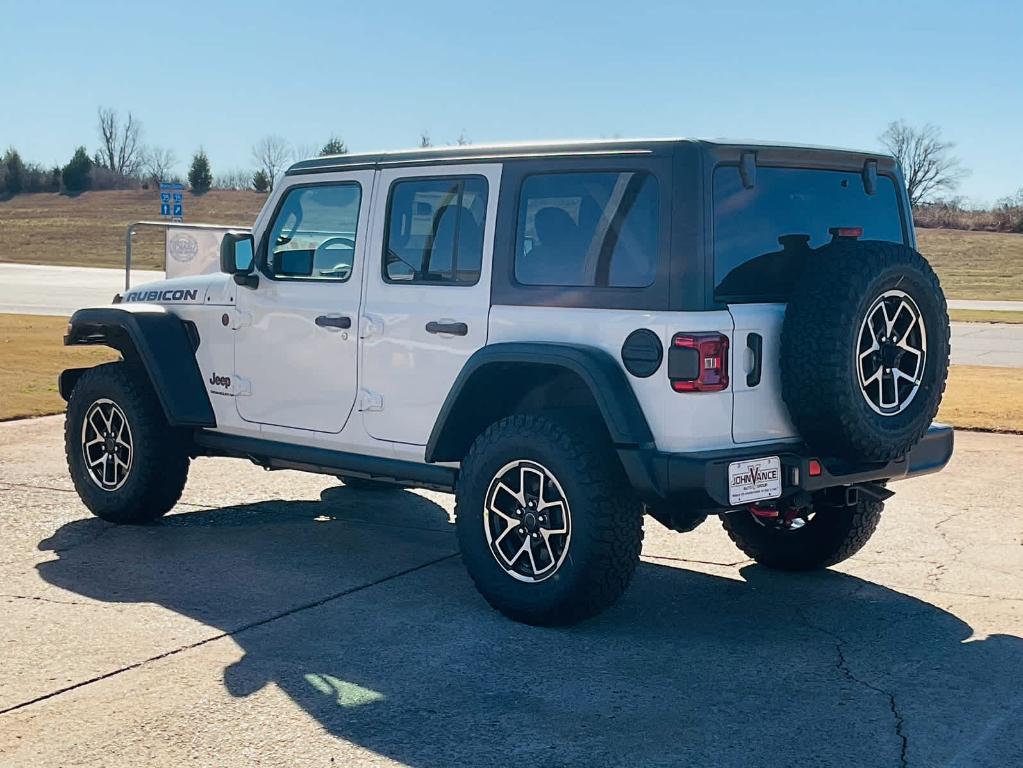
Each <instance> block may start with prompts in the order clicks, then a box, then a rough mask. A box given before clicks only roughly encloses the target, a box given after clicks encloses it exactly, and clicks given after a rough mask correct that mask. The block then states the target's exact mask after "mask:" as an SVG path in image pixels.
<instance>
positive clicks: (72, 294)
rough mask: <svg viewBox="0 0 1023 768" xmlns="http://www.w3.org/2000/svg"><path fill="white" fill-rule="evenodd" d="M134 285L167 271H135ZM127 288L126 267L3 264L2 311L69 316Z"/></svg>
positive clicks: (0, 282) (0, 271)
mask: <svg viewBox="0 0 1023 768" xmlns="http://www.w3.org/2000/svg"><path fill="white" fill-rule="evenodd" d="M131 278H132V279H131V284H132V285H133V286H135V285H141V284H142V283H150V282H152V281H154V280H162V279H163V272H154V271H149V270H141V269H139V270H135V269H133V270H132V272H131ZM123 290H124V270H123V269H102V268H99V267H50V266H41V265H36V264H5V263H0V312H13V313H15V314H20V315H58V316H65V317H66V316H69V315H71V314H72V313H73V312H74V311H75V310H76V309H80V308H81V307H88V306H94V305H98V304H99V305H101V304H109V303H110V301H111V299H113V297H114V294H115V293H118V292H120V291H123Z"/></svg>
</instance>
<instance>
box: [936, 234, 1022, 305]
mask: <svg viewBox="0 0 1023 768" xmlns="http://www.w3.org/2000/svg"><path fill="white" fill-rule="evenodd" d="M916 237H917V245H918V246H919V248H920V252H921V253H922V254H923V255H924V256H926V257H927V259H928V260H929V261H930V262H931V265H932V266H933V267H934V271H935V272H937V273H938V277H939V278H941V286H942V288H944V289H945V295H946V296H948V297H949V298H950V299H988V300H994V299H1002V300H1017V301H1018V300H1023V235H1014V234H1009V233H1003V232H964V231H962V230H958V229H918V230H917V231H916Z"/></svg>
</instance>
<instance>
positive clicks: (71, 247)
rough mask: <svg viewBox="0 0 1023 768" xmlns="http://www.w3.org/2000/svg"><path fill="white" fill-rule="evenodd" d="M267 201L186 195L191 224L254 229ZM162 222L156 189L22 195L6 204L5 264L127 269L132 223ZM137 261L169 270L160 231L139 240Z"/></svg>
mask: <svg viewBox="0 0 1023 768" xmlns="http://www.w3.org/2000/svg"><path fill="white" fill-rule="evenodd" d="M264 200H266V195H264V194H262V193H258V192H245V191H227V190H214V191H212V192H208V193H206V194H205V195H193V194H191V193H187V192H186V193H185V221H186V223H187V222H196V223H200V222H201V223H207V224H232V225H236V226H250V225H251V224H252V222H253V221H254V220H255V218H256V214H257V213H258V212H259V209H260V207H262V205H263V201H264ZM159 219H160V195H159V192H156V191H154V190H149V191H144V190H118V191H109V192H85V193H83V194H81V195H78V196H77V197H68V196H66V195H58V194H49V193H40V194H34V195H17V196H16V197H13V198H11V199H10V200H4V201H2V202H0V262H2V261H16V262H21V263H23V264H59V265H64V266H78V267H123V266H124V233H125V230H126V229H127V227H128V225H129V224H131V223H132V222H135V221H140V220H159ZM133 262H134V265H135V266H137V267H143V268H145V267H150V268H152V267H159V268H162V267H163V239H162V234H161V233H160V232H159V231H156V230H153V231H148V232H141V233H140V234H138V235H137V236H136V238H135V246H134V247H133Z"/></svg>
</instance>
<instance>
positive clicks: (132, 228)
mask: <svg viewBox="0 0 1023 768" xmlns="http://www.w3.org/2000/svg"><path fill="white" fill-rule="evenodd" d="M139 228H150V229H162V230H163V237H164V272H165V273H166V272H167V233H168V232H169V231H170V230H172V229H179V230H198V231H204V232H213V233H220V235H221V236H223V235H224V234H225V233H227V232H251V231H252V228H251V227H233V226H228V225H226V224H185V223H183V222H177V221H136V222H135V223H134V224H129V225H128V231H127V233H126V234H125V237H124V289H125V290H128V289H129V288H131V243H132V237H133V236H134V235H135V232H136V230H137V229H139Z"/></svg>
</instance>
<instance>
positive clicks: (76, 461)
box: [64, 362, 189, 524]
mask: <svg viewBox="0 0 1023 768" xmlns="http://www.w3.org/2000/svg"><path fill="white" fill-rule="evenodd" d="M187 445H188V443H187V436H186V435H185V433H184V432H183V431H182V430H179V429H175V428H172V427H170V426H169V425H168V424H167V421H166V419H165V418H164V415H163V409H162V408H161V407H160V403H159V401H158V400H157V398H156V394H155V393H154V392H153V390H152V386H151V385H150V383H149V381H148V379H147V378H146V376H145V373H144V372H142V371H141V370H139V369H137V368H134V367H133V366H131V365H129V364H128V363H125V362H118V363H107V364H106V365H100V366H97V367H95V368H91V369H89V370H88V371H86V372H85V373H83V374H82V376H81V378H80V379H79V380H78V382H77V383H76V384H75V387H74V389H73V390H72V392H71V396H70V398H69V400H68V407H67V415H66V418H65V420H64V452H65V455H66V457H67V464H68V470H69V472H70V473H71V480H72V482H74V485H75V490H76V491H78V496H79V497H80V498H81V500H82V502H83V503H84V504H85V506H86V507H88V509H89V511H90V512H92V513H93V514H94V515H96V517H99V518H101V519H103V520H106V521H108V522H111V523H121V524H142V523H150V522H153V521H154V520H157V519H159V518H160V517H162V516H163V515H164V514H166V513H167V512H169V511H170V510H171V508H172V507H173V506H174V505H175V504H176V503H177V501H178V499H179V498H180V497H181V491H182V490H183V489H184V487H185V480H186V479H187V477H188V464H189V458H188V449H187Z"/></svg>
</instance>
